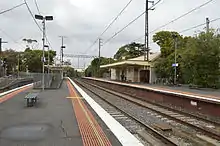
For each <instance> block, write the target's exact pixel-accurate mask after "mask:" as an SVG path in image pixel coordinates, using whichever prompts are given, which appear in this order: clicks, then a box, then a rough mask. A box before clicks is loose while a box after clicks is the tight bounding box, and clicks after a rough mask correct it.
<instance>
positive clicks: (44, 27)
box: [42, 18, 46, 90]
mask: <svg viewBox="0 0 220 146" xmlns="http://www.w3.org/2000/svg"><path fill="white" fill-rule="evenodd" d="M45 25H46V24H45V18H43V39H42V40H43V58H42V61H43V71H42V72H43V76H42V90H44V58H45V54H44V46H45V29H46V26H45Z"/></svg>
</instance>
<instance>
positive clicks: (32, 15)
mask: <svg viewBox="0 0 220 146" xmlns="http://www.w3.org/2000/svg"><path fill="white" fill-rule="evenodd" d="M24 3H25V4H26V7H27V9H28V11H29V13H30V15H31V17H32V19H33V20H34V22H35V24H36V25H37V27H38V28H39V30H40V31H41V32H43V30H42V28H41V27H40V25H39V24H38V23H37V20H36V19H35V17H34V14H33V13H32V11H31V9H30V7H29V5H28V3H27V1H26V0H24ZM46 41H47V43H48V45H49V46H50V48H51V49H52V48H53V47H52V46H51V43H50V42H49V40H48V37H47V36H46Z"/></svg>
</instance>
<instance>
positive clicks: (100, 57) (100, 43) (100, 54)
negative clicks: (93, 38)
mask: <svg viewBox="0 0 220 146" xmlns="http://www.w3.org/2000/svg"><path fill="white" fill-rule="evenodd" d="M101 41H102V40H101V39H100V38H99V66H98V76H99V77H100V73H101V72H100V65H101Z"/></svg>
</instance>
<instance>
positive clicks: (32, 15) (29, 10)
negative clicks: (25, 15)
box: [24, 0, 43, 32]
mask: <svg viewBox="0 0 220 146" xmlns="http://www.w3.org/2000/svg"><path fill="white" fill-rule="evenodd" d="M24 2H25V5H26V7H27V9H28V12H29V13H30V15H31V17H32V19H33V20H34V22H35V24H36V25H37V27H38V29H39V30H40V31H41V32H43V30H42V28H41V27H40V25H39V24H38V23H37V20H36V19H35V17H34V14H33V13H32V11H31V9H30V7H29V5H28V3H27V1H26V0H24Z"/></svg>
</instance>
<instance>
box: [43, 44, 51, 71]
mask: <svg viewBox="0 0 220 146" xmlns="http://www.w3.org/2000/svg"><path fill="white" fill-rule="evenodd" d="M44 47H46V48H47V51H48V53H47V57H48V62H47V68H48V71H47V73H48V74H49V73H50V69H49V66H50V48H49V46H48V45H44Z"/></svg>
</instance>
